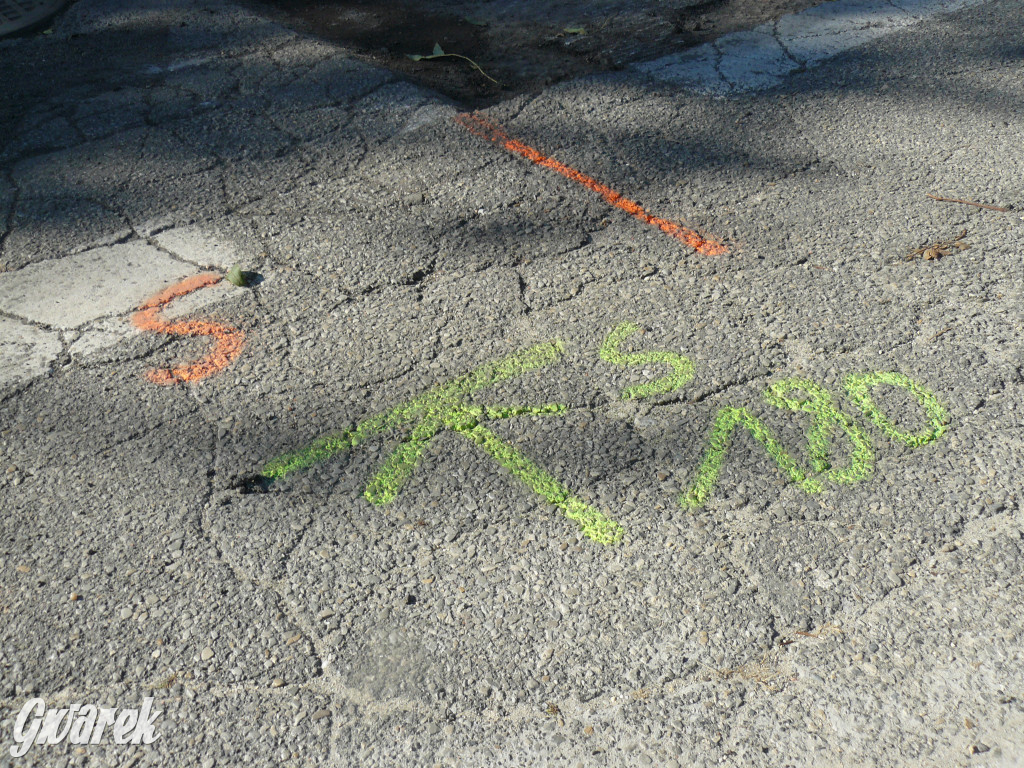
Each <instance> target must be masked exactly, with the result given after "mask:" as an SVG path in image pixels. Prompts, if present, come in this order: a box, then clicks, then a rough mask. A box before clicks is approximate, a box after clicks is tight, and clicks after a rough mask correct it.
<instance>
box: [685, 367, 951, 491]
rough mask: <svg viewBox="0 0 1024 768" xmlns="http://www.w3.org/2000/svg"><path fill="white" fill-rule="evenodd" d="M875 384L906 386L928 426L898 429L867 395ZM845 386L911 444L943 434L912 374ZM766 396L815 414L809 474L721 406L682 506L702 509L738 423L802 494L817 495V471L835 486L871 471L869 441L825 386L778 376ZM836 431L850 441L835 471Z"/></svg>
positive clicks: (756, 423) (934, 407)
mask: <svg viewBox="0 0 1024 768" xmlns="http://www.w3.org/2000/svg"><path fill="white" fill-rule="evenodd" d="M878 384H889V385H891V386H894V387H902V388H904V389H906V390H908V391H909V392H910V393H911V394H913V395H914V397H916V398H917V402H918V403H919V404H920V405H921V406H922V407H923V408H924V409H925V412H926V413H927V415H928V426H929V429H928V430H927V431H925V432H922V433H920V434H916V435H914V434H907V433H905V432H901V431H899V430H898V429H897V428H896V427H895V426H894V425H893V424H892V422H890V421H889V420H888V419H887V418H886V417H885V416H884V415H883V414H882V412H881V411H880V410H879V409H878V407H877V406H876V405H875V403H874V401H873V400H872V399H871V395H870V389H871V387H874V386H877V385H878ZM845 387H846V391H847V393H848V394H849V395H850V399H851V400H853V402H854V403H855V404H856V405H857V406H858V407H859V408H860V410H861V411H863V413H864V415H865V416H867V417H868V418H869V419H870V420H871V421H872V422H874V423H875V424H876V425H877V426H878V427H879V428H880V429H881V430H882V431H883V432H885V434H887V435H888V436H889V437H891V438H893V439H895V440H899V441H900V442H902V443H904V444H905V445H908V446H910V447H912V448H916V447H918V446H921V445H926V444H928V443H930V442H932V441H934V440H937V439H938V438H939V437H940V436H941V435H942V433H943V432H945V430H946V428H947V425H948V422H949V417H948V415H947V413H946V410H945V409H944V408H943V407H942V405H941V404H940V403H939V401H938V399H937V398H936V397H935V395H934V394H933V393H932V392H930V391H929V390H927V389H926V388H925V387H923V386H921V385H920V384H918V383H917V382H915V381H913V380H912V379H911V378H909V377H907V376H904V375H903V374H901V373H884V372H875V373H861V374H852V375H850V376H848V377H847V378H846V382H845ZM793 390H802V391H803V392H805V393H806V395H807V398H806V399H796V398H791V397H787V396H786V395H787V394H788V393H789V392H791V391H793ZM764 397H765V400H767V401H768V403H770V404H771V405H774V406H776V407H778V408H785V409H787V410H791V411H804V412H806V413H810V414H812V415H813V416H814V421H813V422H812V424H811V427H810V429H809V430H808V432H807V454H808V459H809V461H810V472H808V471H806V470H805V469H804V468H802V467H800V465H799V464H797V462H796V461H795V460H794V459H793V457H792V456H790V455H789V454H788V453H787V452H786V450H785V448H783V446H782V444H781V443H779V441H778V440H776V439H775V438H774V436H773V435H772V434H771V431H770V430H769V429H768V427H766V426H765V425H764V423H763V422H761V421H760V420H759V419H757V418H756V417H755V416H753V415H752V414H751V413H750V412H749V411H748V410H746V409H745V408H722V409H721V410H720V411H719V412H718V414H717V415H716V417H715V423H714V425H713V426H712V428H711V438H710V440H709V444H708V448H707V450H706V451H705V453H704V460H703V462H702V463H701V466H700V468H699V469H698V470H697V477H696V479H695V480H694V482H693V485H692V486H691V487H690V489H689V490H688V491H686V492H685V493H684V494H682V495H681V496H680V497H679V502H680V504H682V505H683V506H687V507H701V506H703V505H704V504H705V503H706V502H707V499H708V497H709V496H710V494H711V490H712V489H713V488H714V486H715V483H717V482H718V475H719V472H720V470H721V468H722V462H723V461H724V459H725V455H726V453H727V452H728V450H729V443H730V439H731V436H732V432H733V430H735V429H736V427H738V426H743V427H746V428H747V429H748V430H749V431H750V433H751V435H753V437H754V439H755V440H757V441H758V442H759V443H761V444H762V445H763V446H764V447H765V450H766V451H767V453H768V455H769V456H770V457H771V458H773V459H774V460H775V462H776V463H777V464H778V465H779V468H780V469H782V471H783V472H785V473H786V475H788V476H789V479H790V480H791V481H793V482H794V483H796V484H797V485H798V486H799V487H800V488H801V489H803V490H804V491H805V492H807V493H818V492H820V491H821V490H823V489H824V485H823V484H822V482H821V481H820V480H818V479H817V478H816V477H811V475H812V474H813V475H821V476H822V477H823V478H824V479H825V480H828V481H829V482H832V483H836V484H838V485H852V484H853V483H856V482H858V481H860V480H863V479H865V478H867V477H869V476H870V475H871V473H872V472H873V471H874V464H875V455H874V451H873V450H872V447H871V443H870V441H869V440H868V437H867V435H866V434H865V433H864V431H863V430H862V429H861V428H860V427H859V426H858V425H857V424H856V423H855V422H854V421H853V419H851V418H850V417H849V416H847V415H846V414H845V413H843V412H842V411H841V410H839V409H838V408H836V407H835V405H834V404H833V402H832V396H831V394H829V392H828V390H826V389H825V388H824V387H821V386H820V385H818V384H815V383H814V382H813V381H809V380H807V379H783V380H782V381H778V382H776V383H774V384H772V385H771V386H769V387H768V389H766V390H765V393H764ZM837 428H838V430H839V431H841V432H842V433H843V434H845V435H846V437H847V438H849V440H850V442H851V443H852V444H853V450H852V451H851V453H850V464H849V466H848V467H845V468H842V469H836V468H833V467H832V466H831V464H830V463H829V459H828V457H829V453H830V451H831V445H832V435H833V434H834V433H835V432H836V430H837Z"/></svg>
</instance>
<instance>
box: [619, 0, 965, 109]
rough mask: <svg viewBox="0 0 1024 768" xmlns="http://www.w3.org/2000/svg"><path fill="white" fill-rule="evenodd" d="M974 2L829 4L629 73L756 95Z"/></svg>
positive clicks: (857, 0) (838, 0) (849, 0)
mask: <svg viewBox="0 0 1024 768" xmlns="http://www.w3.org/2000/svg"><path fill="white" fill-rule="evenodd" d="M979 2H982V0H905V1H903V2H900V1H898V0H897V2H890V1H889V0H830V2H824V3H822V4H820V5H817V6H815V7H813V8H808V9H807V10H805V11H801V12H800V13H795V14H787V15H785V16H782V17H781V18H779V19H778V20H777V21H775V22H773V23H770V24H762V25H760V26H758V27H756V28H755V29H753V30H751V31H749V32H733V33H730V34H728V35H724V36H722V37H720V38H719V39H718V40H716V41H714V42H712V43H705V44H704V45H701V46H699V47H697V48H694V49H692V50H690V51H686V52H685V53H682V54H671V55H669V56H663V57H662V58H659V59H655V60H654V61H648V62H643V63H641V64H634V65H632V67H633V69H635V70H636V71H638V72H643V73H645V74H648V75H651V76H652V77H656V78H658V79H660V80H665V81H668V82H671V83H676V84H678V85H681V86H684V87H687V88H691V89H693V90H697V91H701V92H706V93H722V94H724V93H742V92H745V91H757V90H762V89H765V88H772V87H774V86H776V85H778V84H779V83H780V82H782V79H783V78H784V77H785V76H786V75H788V74H790V73H791V72H793V71H795V70H797V69H802V68H805V67H813V66H817V65H818V64H820V63H821V62H823V61H826V60H827V59H830V58H833V57H835V56H837V55H839V54H840V53H842V52H844V51H847V50H850V49H851V48H855V47H857V46H860V45H864V44H866V43H869V42H871V41H872V40H875V39H878V38H880V37H883V36H885V35H889V34H892V33H893V32H896V31H898V30H900V29H902V28H903V27H906V26H907V25H909V24H913V23H917V22H920V21H923V20H924V19H927V18H929V17H931V16H934V15H936V14H940V13H950V12H953V11H957V10H960V9H962V8H969V7H971V6H974V5H977V4H978V3H979ZM723 80H724V81H725V82H724V83H723Z"/></svg>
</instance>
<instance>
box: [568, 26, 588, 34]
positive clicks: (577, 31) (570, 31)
mask: <svg viewBox="0 0 1024 768" xmlns="http://www.w3.org/2000/svg"><path fill="white" fill-rule="evenodd" d="M562 31H563V32H565V34H567V35H585V34H587V28H586V27H566V28H565V29H563V30H562Z"/></svg>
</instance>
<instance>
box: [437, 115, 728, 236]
mask: <svg viewBox="0 0 1024 768" xmlns="http://www.w3.org/2000/svg"><path fill="white" fill-rule="evenodd" d="M455 121H456V122H457V123H458V124H459V125H461V126H462V127H463V128H465V129H466V130H468V131H469V132H470V133H472V134H474V135H476V136H480V137H481V138H484V139H487V140H488V141H493V142H494V143H495V144H500V145H501V146H503V147H504V148H505V149H507V150H508V151H509V152H514V153H515V154H517V155H521V156H522V157H525V158H526V159H527V160H529V161H530V162H531V163H534V164H536V165H540V166H543V167H544V168H548V169H550V170H552V171H554V172H555V173H559V174H561V175H562V176H565V178H567V179H569V180H571V181H575V182H576V183H577V184H582V185H583V186H584V187H586V188H587V189H589V190H591V191H592V192H596V193H597V194H598V195H600V196H601V198H602V199H603V200H604V201H605V202H606V203H608V204H609V205H612V206H615V207H616V208H618V209H619V210H622V211H625V212H626V213H628V214H629V215H630V216H632V217H634V218H636V219H639V220H640V221H642V222H644V223H645V224H650V225H651V226H654V227H657V228H658V229H660V230H661V231H662V232H664V233H665V234H666V235H669V236H670V237H674V238H676V239H677V240H682V241H683V242H684V243H686V244H687V245H688V246H690V247H691V248H693V249H694V250H695V251H697V252H698V253H703V254H704V255H705V256H721V255H722V254H724V253H728V251H729V249H728V248H726V246H725V244H724V243H722V242H721V241H719V240H715V239H714V238H711V237H704V236H703V235H700V234H698V233H697V232H694V231H693V230H692V229H687V228H686V227H684V226H683V225H682V224H678V223H676V222H674V221H669V220H668V219H660V218H658V217H657V216H652V215H651V214H649V213H647V211H645V210H644V209H643V208H642V207H641V206H640V204H639V203H636V202H634V201H632V200H630V199H629V198H628V197H623V196H622V195H621V194H619V193H618V192H616V191H615V190H614V189H612V188H611V187H609V186H608V185H607V184H602V183H601V182H599V181H598V180H597V179H594V178H592V177H590V176H587V175H586V174H585V173H581V172H580V171H577V170H576V169H575V168H572V167H570V166H568V165H566V164H565V163H560V162H558V161H557V160H554V159H553V158H550V157H547V156H545V155H542V154H541V153H540V152H538V151H537V150H536V149H534V148H533V147H531V146H529V145H528V144H524V143H523V142H521V141H519V140H518V139H513V138H510V137H509V135H508V134H506V133H505V131H504V130H503V129H502V128H501V126H499V125H497V124H496V123H492V122H491V121H490V120H487V119H486V118H485V117H483V116H482V115H480V114H479V113H477V112H463V113H461V114H458V115H456V116H455Z"/></svg>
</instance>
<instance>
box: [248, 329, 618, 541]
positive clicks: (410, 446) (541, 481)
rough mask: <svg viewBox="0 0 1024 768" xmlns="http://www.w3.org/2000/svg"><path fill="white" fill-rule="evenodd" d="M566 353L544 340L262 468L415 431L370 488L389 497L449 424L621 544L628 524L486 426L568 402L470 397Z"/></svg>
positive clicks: (583, 523)
mask: <svg viewBox="0 0 1024 768" xmlns="http://www.w3.org/2000/svg"><path fill="white" fill-rule="evenodd" d="M561 355H562V344H561V342H557V341H556V342H551V343H548V344H538V345H537V346H534V347H531V348H530V349H527V350H524V351H522V352H517V353H515V354H512V355H509V356H508V357H506V358H505V359H503V360H499V361H497V362H494V363H486V364H485V365H482V366H480V367H479V368H477V369H476V370H474V371H471V372H470V373H468V374H465V375H464V376H460V377H459V378H457V379H455V380H454V381H451V382H449V383H447V384H440V385H438V386H436V387H434V388H433V389H430V390H429V391H427V392H425V393H424V394H422V395H420V396H418V397H416V398H413V399H412V400H410V401H408V402H407V403H403V404H402V405H399V406H398V407H396V408H394V409H393V410H391V411H389V412H388V413H385V414H381V415H379V416H374V417H372V418H370V419H367V420H366V421H364V422H362V423H361V424H359V425H358V426H356V427H355V428H353V429H351V430H348V431H346V432H342V433H340V434H337V435H330V436H327V437H323V438H321V439H319V440H317V441H316V442H314V443H313V444H312V445H310V446H309V447H308V448H305V449H304V450H301V451H297V452H295V453H290V454H286V455H284V456H281V457H279V458H277V459H274V460H273V461H271V462H270V463H268V464H267V465H266V466H265V467H264V468H263V473H262V475H263V477H265V478H267V479H269V480H277V479H279V478H282V477H285V476H286V475H288V474H289V473H290V472H293V471H295V470H298V469H306V468H308V467H311V466H313V465H314V464H317V463H319V462H321V461H325V460H327V459H329V458H330V457H331V456H333V455H335V454H336V453H338V452H340V451H344V450H347V449H350V448H355V447H356V446H358V445H360V444H361V443H364V442H366V440H368V439H369V438H371V437H373V436H374V435H378V434H381V433H384V432H388V431H391V430H393V429H398V428H406V429H407V430H409V431H408V433H407V435H406V437H405V438H404V439H403V440H402V441H401V442H400V443H399V444H398V446H397V447H396V448H395V450H394V451H392V453H391V455H390V456H388V458H387V459H385V461H384V463H383V465H381V467H380V469H378V470H377V473H376V474H375V475H374V476H373V478H372V479H371V480H370V482H369V484H368V485H367V486H366V490H365V491H364V494H363V495H364V496H365V497H366V498H367V499H368V500H369V501H370V502H371V503H373V504H377V505H380V504H387V503H388V502H390V501H393V500H394V499H395V497H396V496H398V494H399V492H400V491H401V489H402V485H403V483H404V482H405V481H406V479H407V478H408V477H409V475H411V474H412V472H413V470H414V469H415V468H416V465H417V464H418V463H419V461H420V459H421V458H422V457H423V454H424V452H425V451H426V449H427V447H428V446H429V445H430V442H431V441H432V440H433V439H434V438H435V437H436V436H437V434H438V433H439V432H441V431H442V430H445V429H450V430H452V431H453V432H455V433H456V434H459V435H462V436H463V437H465V438H466V439H467V440H469V441H471V442H472V443H474V444H476V445H479V446H480V447H481V448H483V450H484V451H485V452H486V453H487V454H488V455H489V456H490V457H491V458H493V459H494V460H495V461H497V462H498V463H499V464H501V465H502V466H503V467H505V468H507V469H508V470H509V471H511V472H512V474H513V475H514V476H515V477H517V478H518V479H519V480H521V481H522V482H523V483H525V484H526V485H527V486H528V487H529V488H530V489H532V490H533V491H535V492H536V493H538V494H540V496H542V497H543V498H544V499H545V500H546V501H548V502H549V503H550V504H553V505H554V506H556V507H557V508H558V509H560V510H562V512H563V513H564V514H565V515H566V517H568V518H569V519H571V520H574V521H576V522H577V523H579V524H580V527H581V529H582V531H583V533H584V534H585V535H586V536H588V537H590V538H591V539H594V540H595V541H598V542H600V543H602V544H614V543H615V542H617V541H619V540H620V539H621V538H622V535H623V532H624V531H623V528H622V526H621V525H619V524H618V523H616V522H615V521H614V520H611V519H610V518H608V517H607V516H606V515H604V514H603V513H601V512H599V511H598V510H596V509H593V508H592V507H590V506H588V505H587V504H586V503H585V502H583V501H581V500H580V499H578V498H577V497H576V496H574V495H573V494H572V493H571V492H570V491H569V490H568V489H567V488H566V487H565V486H564V485H562V484H561V483H560V482H558V481H557V480H556V479H555V478H553V477H552V476H551V475H549V474H548V473H547V472H545V471H544V470H543V469H541V468H540V467H538V466H537V465H536V464H534V463H533V462H531V461H530V460H529V459H528V458H527V457H526V456H524V455H523V454H521V453H520V452H519V451H517V450H516V449H515V448H514V447H512V446H511V445H509V444H508V443H506V442H504V441H503V440H501V438H499V437H498V436H497V435H495V434H494V433H493V432H491V431H490V430H488V429H487V428H486V427H484V426H483V422H486V421H494V420H499V419H507V418H510V417H513V416H522V415H545V414H559V413H563V412H564V411H565V410H566V406H564V405H559V404H549V405H542V406H503V407H485V406H478V405H473V404H471V403H469V402H468V398H469V396H470V395H472V394H473V393H474V392H476V391H478V390H481V389H484V388H486V387H491V386H494V385H495V384H498V383H500V382H503V381H508V380H509V379H514V378H517V377H519V376H522V375H523V374H525V373H527V372H529V371H534V370H538V369H540V368H544V367H545V366H548V365H551V364H552V363H553V362H555V361H556V360H558V359H559V357H561ZM410 427H411V429H410Z"/></svg>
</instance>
